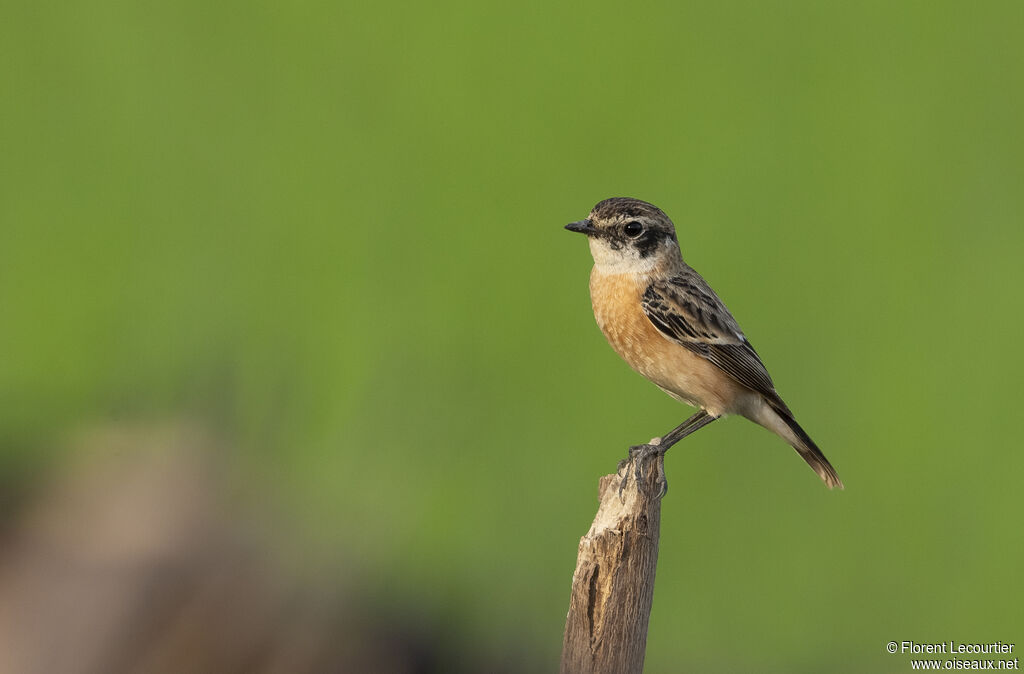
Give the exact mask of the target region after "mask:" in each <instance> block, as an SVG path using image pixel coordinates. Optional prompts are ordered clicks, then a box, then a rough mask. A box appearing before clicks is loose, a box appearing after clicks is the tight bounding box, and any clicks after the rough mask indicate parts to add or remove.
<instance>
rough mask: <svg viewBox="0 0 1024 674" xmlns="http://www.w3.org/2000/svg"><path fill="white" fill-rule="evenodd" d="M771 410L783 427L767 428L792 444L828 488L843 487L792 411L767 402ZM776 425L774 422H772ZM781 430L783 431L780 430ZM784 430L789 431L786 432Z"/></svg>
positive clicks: (833, 469) (834, 471)
mask: <svg viewBox="0 0 1024 674" xmlns="http://www.w3.org/2000/svg"><path fill="white" fill-rule="evenodd" d="M769 406H770V407H771V410H772V411H773V412H775V415H774V416H777V417H778V418H779V419H780V420H781V421H782V422H783V423H785V429H781V428H772V427H771V426H768V424H764V425H765V426H768V428H769V429H770V430H772V431H775V432H776V433H778V434H779V435H781V436H782V437H783V438H784V439H785V440H786V441H787V442H788V443H789V444H790V445H792V446H793V449H795V450H796V451H797V452H798V453H799V454H800V456H802V457H803V459H804V461H806V462H807V465H808V466H810V467H811V468H812V469H813V470H814V472H815V473H817V474H818V477H820V478H821V479H822V481H824V482H825V484H826V485H828V488H829V489H832V488H833V487H839V488H840V489H843V488H844V487H843V481H842V480H840V479H839V475H838V474H836V469H835V468H833V467H832V464H831V463H829V462H828V459H826V458H825V455H824V454H822V452H821V450H820V449H818V446H817V445H816V444H814V440H811V437H810V436H809V435H807V433H806V432H805V431H804V429H802V428H800V424H798V423H797V422H796V419H794V418H793V413H792V412H790V411H789V409H788V408H786V406H785V404H783V406H782V407H779V406H778V405H775V404H773V403H769ZM773 425H776V424H773ZM780 431H783V432H780ZM785 431H789V432H788V433H787V432H785Z"/></svg>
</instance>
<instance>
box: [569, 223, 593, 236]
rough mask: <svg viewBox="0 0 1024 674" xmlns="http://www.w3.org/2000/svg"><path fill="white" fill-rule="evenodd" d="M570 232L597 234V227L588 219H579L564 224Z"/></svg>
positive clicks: (588, 234)
mask: <svg viewBox="0 0 1024 674" xmlns="http://www.w3.org/2000/svg"><path fill="white" fill-rule="evenodd" d="M565 228H566V229H568V230H569V231H570V232H579V233H580V234H586V235H587V236H593V235H594V234H597V227H594V223H592V222H591V221H590V220H580V221H579V222H570V223H569V224H568V225H566V226H565Z"/></svg>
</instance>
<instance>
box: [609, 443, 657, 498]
mask: <svg viewBox="0 0 1024 674" xmlns="http://www.w3.org/2000/svg"><path fill="white" fill-rule="evenodd" d="M659 444H660V438H654V439H653V440H651V442H649V443H647V444H644V445H633V446H632V447H630V448H629V455H628V456H627V457H626V458H625V459H623V460H622V461H619V465H618V468H617V469H616V474H618V475H619V476H620V477H621V478H622V479H621V480H620V481H619V500H620V501H625V497H624V496H623V492H624V491H625V489H626V483H627V482H629V466H630V465H631V464H632V466H633V479H634V480H636V484H637V488H638V489H641V490H642V489H643V484H644V466H645V464H646V463H647V462H648V461H650V460H651V459H655V460H656V463H655V469H656V470H657V477H656V478H655V480H654V483H655V484H656V485H657V487H658V492H657V494H655V496H654V497H655V498H656V499H661V498H662V497H664V496H665V494H666V493H668V480H666V479H665V452H664V451H663V450H662V449H661V447H659V446H658V445H659ZM623 468H625V469H626V470H625V474H623Z"/></svg>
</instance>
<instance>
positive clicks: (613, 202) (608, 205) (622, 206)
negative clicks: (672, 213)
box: [590, 197, 671, 222]
mask: <svg viewBox="0 0 1024 674" xmlns="http://www.w3.org/2000/svg"><path fill="white" fill-rule="evenodd" d="M590 217H591V219H593V220H612V219H614V218H642V217H647V218H651V219H658V218H664V219H665V220H668V221H669V222H671V220H669V217H668V216H667V215H665V213H664V212H663V211H662V210H661V209H660V208H658V207H657V206H655V205H654V204H649V203H647V202H646V201H641V200H640V199H633V198H631V197H612V198H611V199H605V200H604V201H602V202H600V203H598V204H597V205H596V206H594V208H593V209H592V210H591V211H590Z"/></svg>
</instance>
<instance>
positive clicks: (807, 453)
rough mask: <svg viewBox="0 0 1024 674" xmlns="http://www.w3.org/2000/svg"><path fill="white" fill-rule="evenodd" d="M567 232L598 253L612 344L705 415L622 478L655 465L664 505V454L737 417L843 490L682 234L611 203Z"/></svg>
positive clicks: (600, 316) (657, 445)
mask: <svg viewBox="0 0 1024 674" xmlns="http://www.w3.org/2000/svg"><path fill="white" fill-rule="evenodd" d="M565 228H566V229H568V230H569V231H571V232H577V233H580V234H583V235H585V236H586V237H587V239H588V242H589V244H590V253H591V255H592V256H593V258H594V267H593V269H592V270H591V273H590V299H591V303H592V305H593V309H594V317H595V319H596V320H597V324H598V326H599V327H600V328H601V332H603V333H604V336H605V338H606V339H607V340H608V343H609V344H610V345H611V347H612V348H613V349H614V350H615V351H616V352H617V353H618V354H619V356H621V357H622V358H623V359H624V360H625V361H626V362H627V363H628V364H629V366H630V367H632V368H633V369H634V370H636V371H637V372H638V373H640V374H641V375H643V376H644V377H646V378H647V379H648V380H650V381H651V382H653V383H654V384H655V385H656V386H657V387H658V388H660V389H661V390H662V391H664V392H665V393H667V394H668V395H670V396H672V397H673V398H675V399H676V400H678V401H680V402H683V403H686V404H688V405H691V406H693V407H696V408H698V409H699V411H698V412H697V413H696V414H694V415H692V416H691V417H689V418H688V419H686V420H685V421H684V422H683V423H681V424H679V426H677V427H676V428H674V429H672V430H671V431H669V432H668V433H666V434H665V435H663V436H661V437H657V438H653V439H652V440H651V441H650V442H649V443H644V444H641V445H634V446H632V447H630V450H629V455H628V457H627V459H624V460H623V461H622V463H621V464H620V471H621V468H622V466H623V465H625V464H627V463H628V462H629V461H631V460H633V461H634V464H633V465H634V466H635V477H636V479H637V482H638V484H639V482H640V478H641V466H642V465H643V464H644V463H645V462H646V461H647V460H648V459H651V458H656V459H657V469H658V474H657V478H656V484H657V486H658V488H659V494H658V497H659V498H660V497H662V496H664V494H665V492H666V491H667V489H668V483H667V481H666V480H665V473H664V456H665V452H667V451H668V449H669V448H670V447H672V446H673V445H674V444H676V443H677V442H679V441H680V440H682V439H683V438H685V437H686V436H688V435H690V434H692V433H694V432H696V431H697V430H699V429H701V428H703V427H704V426H707V425H708V424H710V423H711V422H713V421H715V420H716V419H720V418H722V417H725V416H728V415H738V416H742V417H746V418H747V419H749V420H750V421H753V422H754V423H756V424H759V425H760V426H763V427H764V428H766V429H768V430H769V431H772V432H773V433H775V434H776V435H778V436H779V437H781V438H782V439H783V440H784V441H785V442H786V443H787V444H789V445H790V446H791V447H793V449H795V450H796V451H797V453H798V454H799V455H800V456H801V457H802V458H803V459H804V461H806V462H807V464H808V465H809V466H810V467H811V468H812V469H813V470H814V472H815V473H817V474H818V476H819V477H820V478H821V479H822V481H823V482H824V483H825V484H826V485H827V486H828V487H829V489H832V488H834V487H838V488H840V489H843V483H842V481H841V480H840V479H839V475H838V474H837V473H836V471H835V469H834V468H833V467H832V464H830V463H829V461H828V459H826V458H825V455H824V454H823V453H822V452H821V450H820V449H818V446H817V445H816V444H814V441H813V440H811V438H810V436H809V435H807V433H806V432H805V431H804V429H803V428H801V426H800V424H798V423H797V422H796V419H795V417H794V415H793V412H792V411H791V410H790V409H789V407H788V406H787V405H786V403H785V402H783V400H782V397H781V396H779V394H778V392H777V391H776V390H775V384H774V382H773V381H772V378H771V377H770V376H769V374H768V370H767V369H766V368H765V366H764V363H762V362H761V358H760V356H758V354H757V351H755V350H754V346H753V345H752V344H751V343H750V340H748V339H747V337H746V335H744V333H743V331H742V330H741V329H740V326H739V323H737V322H736V319H735V318H733V316H732V314H731V313H730V312H729V310H728V309H727V308H726V306H725V303H724V302H722V300H721V299H719V297H718V295H717V294H716V293H715V291H714V290H712V289H711V286H710V285H709V284H708V282H707V281H705V280H704V278H703V277H702V276H701V275H700V274H698V273H697V271H696V270H694V269H693V268H692V267H691V266H690V265H688V264H686V262H684V261H683V255H682V251H681V250H680V247H679V241H678V239H677V237H676V228H675V225H674V224H673V223H672V220H671V219H669V217H668V216H667V215H666V214H665V213H664V212H663V211H662V210H661V209H660V208H658V207H657V206H654V205H653V204H650V203H648V202H646V201H641V200H640V199H633V198H630V197H613V198H610V199H605V200H603V201H601V202H599V203H598V204H597V205H596V206H594V208H593V209H592V210H591V211H590V214H589V215H588V216H587V217H586V219H584V220H580V221H578V222H571V223H569V224H568V225H566V226H565ZM628 473H629V471H628V470H627V471H626V476H625V477H624V478H623V480H622V481H621V482H620V495H621V493H622V491H621V490H622V489H623V488H624V487H625V484H626V479H628Z"/></svg>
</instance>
